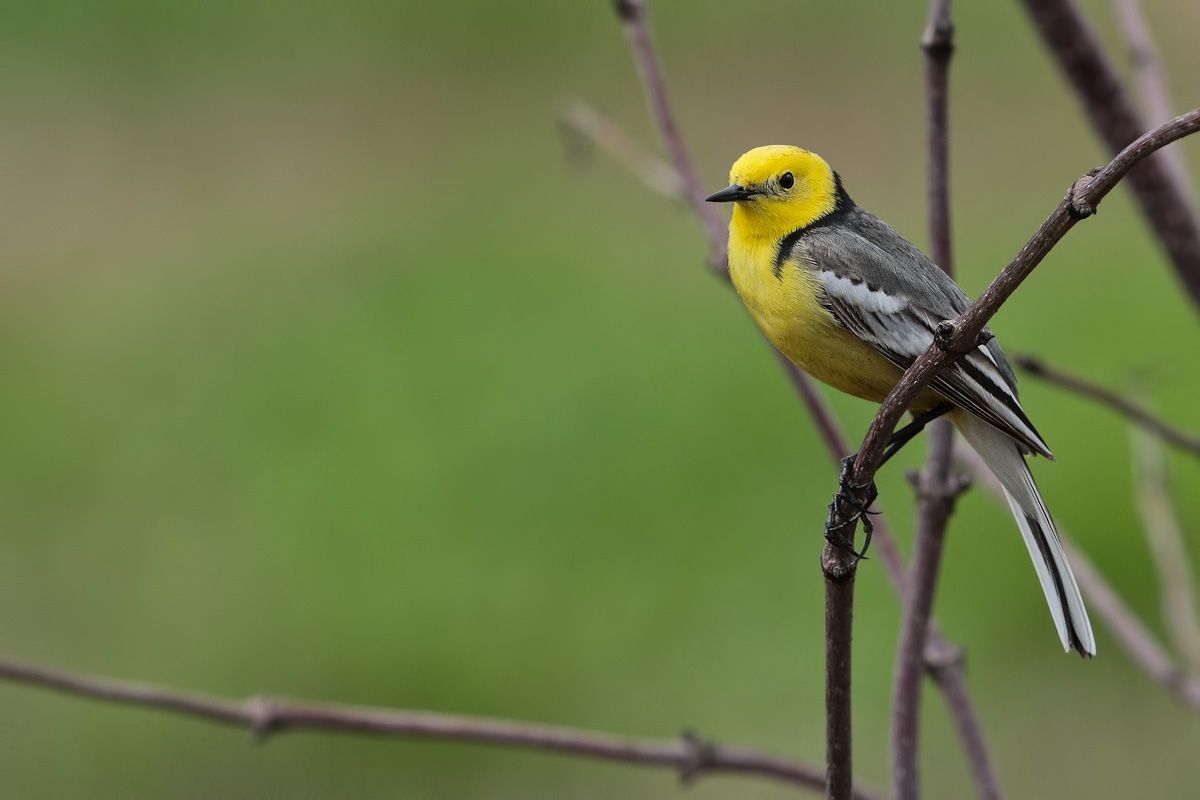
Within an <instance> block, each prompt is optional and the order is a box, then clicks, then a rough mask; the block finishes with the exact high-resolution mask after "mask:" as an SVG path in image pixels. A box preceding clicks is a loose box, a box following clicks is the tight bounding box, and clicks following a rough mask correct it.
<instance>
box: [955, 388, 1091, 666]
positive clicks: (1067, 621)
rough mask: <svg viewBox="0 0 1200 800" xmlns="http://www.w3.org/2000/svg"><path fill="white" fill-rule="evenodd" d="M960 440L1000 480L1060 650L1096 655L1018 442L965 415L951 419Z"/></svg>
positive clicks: (1063, 556)
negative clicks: (1040, 586)
mask: <svg viewBox="0 0 1200 800" xmlns="http://www.w3.org/2000/svg"><path fill="white" fill-rule="evenodd" d="M952 419H953V421H954V424H955V427H957V428H958V430H959V432H960V433H962V435H963V438H964V439H966V440H967V443H968V444H969V445H971V447H972V448H973V449H974V450H975V452H976V453H978V454H979V455H980V457H981V458H983V460H984V462H986V463H987V465H988V468H989V469H990V470H991V471H992V472H993V473H994V474H995V475H996V477H997V478H999V479H1000V483H1001V485H1003V486H1004V494H1005V496H1006V497H1007V498H1008V505H1009V507H1010V508H1011V509H1012V513H1013V517H1014V518H1015V519H1016V521H1017V526H1018V527H1019V528H1020V529H1021V537H1022V538H1023V539H1024V540H1025V547H1026V548H1027V549H1028V550H1029V557H1030V558H1031V559H1033V566H1034V569H1036V570H1037V576H1038V580H1039V581H1040V582H1041V584H1042V592H1043V593H1045V595H1046V603H1047V604H1048V605H1049V606H1050V615H1051V616H1052V617H1054V627H1055V628H1056V629H1057V630H1058V638H1059V639H1060V640H1061V641H1062V645H1063V649H1064V650H1066V651H1068V652H1070V651H1071V649H1075V650H1078V651H1079V652H1080V654H1082V655H1085V656H1094V655H1096V637H1095V636H1094V635H1093V633H1092V624H1091V622H1089V621H1088V615H1087V609H1086V608H1084V605H1083V597H1082V596H1081V595H1080V593H1079V585H1078V584H1077V583H1075V576H1074V575H1073V574H1072V573H1071V565H1070V564H1068V563H1067V556H1066V554H1065V553H1064V552H1063V549H1062V545H1061V544H1060V543H1059V541H1058V531H1057V529H1055V527H1054V521H1053V520H1052V519H1051V518H1050V512H1049V511H1047V510H1046V505H1045V503H1043V502H1042V497H1041V494H1040V493H1039V492H1038V488H1037V484H1035V483H1034V482H1033V474H1032V473H1031V472H1030V471H1029V466H1028V465H1027V464H1026V463H1025V457H1024V456H1023V455H1021V451H1020V450H1019V449H1018V447H1017V445H1016V443H1015V442H1014V441H1013V440H1012V439H1010V438H1009V437H1008V436H1007V435H1006V434H1004V433H1002V432H1001V431H999V430H997V429H995V428H993V427H992V426H991V425H989V424H988V423H986V422H984V421H983V420H981V419H979V418H978V417H975V416H973V415H971V414H969V413H965V412H959V413H956V414H954V415H952Z"/></svg>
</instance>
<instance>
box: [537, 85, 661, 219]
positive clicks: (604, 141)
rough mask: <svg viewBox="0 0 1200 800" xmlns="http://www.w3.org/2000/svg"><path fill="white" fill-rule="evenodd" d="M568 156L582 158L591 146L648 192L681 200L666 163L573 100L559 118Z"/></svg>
mask: <svg viewBox="0 0 1200 800" xmlns="http://www.w3.org/2000/svg"><path fill="white" fill-rule="evenodd" d="M559 122H560V123H561V125H562V131H563V136H564V138H565V139H566V140H567V145H568V154H569V155H576V156H579V157H582V156H584V155H586V154H587V153H588V150H589V149H590V148H592V147H598V148H599V149H601V150H603V151H604V152H605V153H607V154H608V156H609V157H610V158H612V160H613V161H616V162H617V163H618V164H620V165H621V166H622V167H624V168H625V169H626V170H628V172H629V174H630V175H633V177H635V178H637V179H638V180H639V181H641V182H642V183H643V184H645V186H646V188H647V189H649V190H650V191H652V192H654V193H656V194H661V195H663V196H665V197H670V198H672V199H677V198H681V197H683V181H682V180H681V179H680V177H679V173H678V172H677V171H676V170H675V168H674V167H672V166H671V165H670V164H668V163H666V162H665V161H663V160H662V159H660V158H659V157H658V156H656V155H654V154H653V153H651V152H649V151H647V150H646V149H645V148H643V147H642V146H641V145H640V144H638V143H637V142H635V141H634V140H633V137H632V136H630V135H629V134H628V133H626V132H625V129H624V128H622V127H621V126H620V125H617V124H616V123H614V122H613V121H612V120H611V119H609V118H608V117H606V116H604V115H603V114H601V113H600V112H599V111H597V110H596V109H594V108H592V107H591V106H589V105H587V104H586V103H581V102H579V101H578V100H573V101H571V102H570V103H568V104H567V107H566V109H564V110H563V112H562V116H561V117H560V118H559Z"/></svg>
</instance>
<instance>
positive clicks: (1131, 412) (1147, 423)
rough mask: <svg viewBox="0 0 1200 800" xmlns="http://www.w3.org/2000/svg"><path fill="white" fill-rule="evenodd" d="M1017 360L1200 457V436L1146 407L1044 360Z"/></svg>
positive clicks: (1033, 372) (1027, 369)
mask: <svg viewBox="0 0 1200 800" xmlns="http://www.w3.org/2000/svg"><path fill="white" fill-rule="evenodd" d="M1013 360H1014V361H1016V363H1017V366H1019V367H1020V368H1021V369H1023V370H1024V371H1025V372H1026V373H1028V374H1029V375H1032V376H1033V377H1035V378H1040V379H1041V380H1044V381H1045V382H1046V383H1049V384H1051V385H1053V386H1057V387H1059V388H1060V389H1066V390H1067V391H1068V392H1072V393H1074V394H1077V395H1079V396H1081V397H1086V398H1088V399H1089V400H1094V401H1096V402H1097V403H1099V404H1100V405H1102V406H1104V407H1105V408H1108V409H1111V410H1112V411H1115V412H1117V413H1118V414H1120V415H1121V416H1123V417H1125V418H1126V419H1127V420H1129V421H1130V422H1131V423H1133V424H1134V425H1137V426H1138V427H1140V428H1142V429H1143V430H1146V431H1149V432H1150V433H1153V434H1154V435H1155V436H1157V437H1159V438H1160V439H1162V440H1163V441H1164V442H1166V443H1168V444H1170V445H1172V446H1173V447H1178V448H1179V449H1180V450H1184V451H1187V452H1188V453H1191V454H1192V455H1194V456H1200V436H1197V435H1196V434H1194V433H1189V432H1188V431H1184V430H1181V429H1179V428H1177V427H1175V426H1174V425H1171V424H1170V423H1168V422H1165V421H1164V420H1162V419H1161V418H1160V417H1158V416H1157V415H1155V414H1154V413H1152V412H1151V411H1150V410H1149V409H1147V408H1146V407H1145V406H1143V405H1142V404H1140V403H1138V402H1136V401H1134V400H1132V399H1130V398H1128V397H1125V396H1124V395H1121V394H1119V393H1117V392H1114V391H1113V390H1111V389H1106V388H1105V387H1103V386H1100V385H1099V384H1097V383H1093V382H1092V381H1089V380H1087V379H1085V378H1081V377H1079V376H1078V375H1072V374H1071V373H1069V372H1064V371H1063V370H1061V369H1059V368H1057V367H1052V366H1050V365H1049V364H1047V363H1046V362H1045V361H1043V360H1042V359H1040V358H1035V357H1033V356H1026V355H1021V356H1017V357H1016V358H1015V359H1013Z"/></svg>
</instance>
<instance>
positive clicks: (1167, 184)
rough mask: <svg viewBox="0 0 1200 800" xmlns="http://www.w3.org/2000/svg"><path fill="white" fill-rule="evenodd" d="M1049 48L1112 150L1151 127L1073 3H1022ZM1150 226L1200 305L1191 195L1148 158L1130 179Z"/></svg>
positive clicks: (1198, 230)
mask: <svg viewBox="0 0 1200 800" xmlns="http://www.w3.org/2000/svg"><path fill="white" fill-rule="evenodd" d="M1022 3H1023V4H1024V6H1025V10H1026V11H1027V12H1028V14H1029V16H1030V18H1031V19H1032V20H1033V22H1034V25H1035V26H1036V27H1037V29H1038V31H1039V33H1040V34H1041V36H1042V39H1043V41H1044V42H1045V44H1046V46H1047V47H1048V48H1049V49H1050V52H1051V54H1052V55H1053V56H1054V58H1055V59H1056V60H1057V61H1058V65H1059V67H1060V68H1061V69H1062V71H1063V72H1064V73H1065V74H1066V76H1067V78H1068V79H1069V80H1070V82H1071V84H1072V86H1073V87H1074V89H1075V92H1076V94H1077V95H1078V96H1079V99H1080V101H1081V102H1082V103H1083V107H1084V110H1085V111H1086V112H1087V115H1088V118H1089V119H1090V120H1091V123H1092V127H1093V128H1094V129H1095V130H1096V132H1097V133H1098V134H1099V135H1100V138H1101V139H1103V140H1104V143H1105V144H1106V145H1107V146H1108V148H1109V151H1110V152H1112V153H1114V154H1115V153H1117V152H1118V151H1120V150H1121V149H1122V148H1124V147H1126V146H1127V145H1129V144H1130V143H1131V142H1133V141H1134V140H1135V139H1137V138H1138V136H1139V135H1140V134H1141V133H1142V131H1144V130H1146V129H1147V128H1148V127H1149V125H1147V124H1146V121H1145V120H1144V119H1142V117H1141V115H1140V114H1139V113H1138V112H1137V109H1136V108H1135V107H1134V104H1133V101H1132V99H1131V98H1130V96H1129V93H1128V92H1127V91H1126V90H1125V87H1124V86H1123V85H1122V83H1121V80H1120V78H1118V77H1117V73H1116V70H1115V69H1113V66H1112V64H1111V63H1110V62H1109V60H1108V58H1106V57H1105V55H1104V51H1103V49H1102V47H1101V45H1100V40H1099V38H1098V37H1097V36H1096V32H1095V31H1094V30H1093V29H1092V26H1091V25H1089V24H1088V22H1087V20H1086V19H1084V17H1083V15H1082V13H1080V10H1079V8H1078V6H1077V5H1076V4H1075V2H1074V0H1022ZM1129 183H1130V188H1132V190H1133V194H1134V197H1135V199H1136V200H1137V202H1138V205H1139V206H1141V209H1142V214H1143V215H1144V217H1145V218H1146V222H1147V223H1148V224H1149V225H1150V227H1151V228H1152V229H1153V230H1154V232H1155V234H1156V235H1157V237H1158V240H1159V241H1160V242H1161V243H1162V246H1163V248H1164V249H1165V250H1166V251H1167V254H1168V255H1169V256H1170V258H1171V261H1172V263H1173V264H1174V266H1175V273H1176V275H1178V277H1179V280H1180V281H1181V282H1182V283H1183V285H1184V287H1185V288H1186V289H1187V291H1188V294H1189V295H1190V296H1191V298H1192V302H1193V303H1197V304H1200V223H1198V222H1197V219H1196V215H1195V214H1193V213H1192V210H1191V208H1190V206H1189V204H1188V201H1187V190H1186V189H1184V188H1183V187H1182V186H1181V185H1180V183H1179V181H1178V180H1177V178H1176V176H1175V175H1174V174H1172V171H1171V169H1170V167H1169V162H1166V161H1164V160H1163V159H1161V158H1151V159H1147V160H1146V161H1145V162H1144V163H1143V164H1141V166H1139V167H1138V169H1137V170H1135V171H1134V172H1133V173H1131V174H1130V176H1129Z"/></svg>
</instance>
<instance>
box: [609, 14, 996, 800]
mask: <svg viewBox="0 0 1200 800" xmlns="http://www.w3.org/2000/svg"><path fill="white" fill-rule="evenodd" d="M616 7H617V11H618V14H619V15H620V16H621V18H622V19H623V20H625V24H626V32H627V34H628V38H629V41H630V43H631V45H632V46H633V51H634V57H635V60H637V61H638V63H639V65H642V64H650V65H652V67H653V68H652V69H646V68H642V70H641V72H642V75H643V78H644V83H645V85H646V89H647V92H648V94H649V95H650V98H651V102H650V108H651V113H652V114H654V115H656V123H657V124H658V127H659V130H660V131H662V132H664V134H663V135H664V138H665V139H666V140H667V141H668V142H670V143H674V145H675V146H674V147H672V148H669V149H670V150H671V153H672V156H673V158H674V159H675V168H676V170H677V172H678V173H679V174H681V175H684V176H686V175H689V174H690V175H693V176H694V175H695V170H694V168H693V167H692V166H691V164H692V162H691V158H690V156H689V155H688V153H687V149H686V146H685V145H684V144H683V139H682V136H680V135H679V131H678V127H677V126H676V125H675V124H674V114H673V112H672V110H671V106H670V102H669V99H668V96H667V91H666V84H665V81H664V79H663V76H662V73H661V71H660V70H659V69H658V68H657V64H658V59H657V56H656V55H655V51H654V47H653V41H652V40H651V39H650V37H649V34H648V32H647V31H646V29H645V5H644V3H642V2H639V3H636V4H635V5H634V6H633V7H630V6H629V4H626V3H622V2H620V0H618V2H617V6H616ZM631 25H632V26H640V27H641V30H640V31H635V32H633V33H630V26H631ZM647 76H650V77H649V78H647ZM659 114H661V115H662V117H661V118H660V117H659V116H658V115H659ZM668 132H669V133H670V135H667V134H668ZM696 185H697V186H699V183H698V181H697V183H696ZM702 192H703V190H702V189H700V190H699V192H698V193H696V194H694V195H690V196H692V197H700V194H701V193H702ZM691 205H692V207H693V208H694V209H695V210H696V212H697V213H698V214H699V215H700V216H701V218H702V219H703V220H704V221H705V229H706V230H707V231H708V233H709V246H710V252H711V253H712V254H713V258H712V259H710V261H711V263H712V265H713V266H714V269H715V270H716V271H717V272H719V273H721V274H723V275H725V276H726V277H727V278H728V265H727V263H726V261H725V247H726V244H725V243H726V239H727V232H726V229H725V227H724V225H723V223H722V224H721V225H719V226H717V228H716V229H714V227H713V226H712V225H710V224H709V223H708V220H709V219H710V217H711V216H712V210H711V207H710V206H708V205H707V204H705V203H703V202H701V203H698V204H697V203H696V202H692V203H691ZM718 221H720V220H719V219H718ZM716 259H719V261H717V260H716ZM776 353H777V355H778V357H779V360H780V363H781V364H782V366H783V367H784V370H785V371H786V372H787V374H788V376H789V378H790V380H791V381H792V384H793V386H794V387H795V389H796V391H797V393H798V394H799V395H800V397H801V399H802V400H803V401H804V403H805V404H806V405H807V407H808V410H809V413H810V415H811V417H812V419H813V422H814V423H815V424H816V426H817V429H818V431H819V432H820V433H821V436H822V439H823V440H824V442H825V445H826V448H827V449H828V451H829V453H830V455H831V456H832V457H833V459H834V460H835V461H840V460H841V459H842V458H844V457H845V456H847V455H849V453H850V450H849V446H848V444H847V442H846V438H845V436H844V434H843V433H842V431H841V427H840V425H839V424H838V422H837V419H836V418H835V417H834V415H833V412H832V411H831V410H830V408H829V407H828V404H827V403H826V402H825V400H824V398H823V397H822V395H821V394H820V392H818V391H817V390H816V388H815V387H814V386H813V382H812V380H811V379H810V378H809V377H808V376H807V375H805V374H804V373H802V372H801V371H800V370H799V369H797V368H796V366H795V365H794V364H792V363H791V362H790V361H789V360H788V359H787V358H785V357H784V356H783V355H782V354H780V353H778V352H777V351H776ZM875 522H876V525H875V541H876V542H877V544H876V547H877V548H878V550H879V551H880V552H882V553H883V562H884V565H885V567H886V569H887V572H888V575H889V577H890V578H891V581H892V585H893V587H894V588H895V589H896V591H897V593H898V594H900V595H901V597H902V598H903V595H904V592H905V590H906V588H905V587H906V583H907V581H906V572H905V566H904V559H903V557H902V556H901V555H900V550H899V547H898V546H897V545H896V542H895V537H894V536H893V535H892V534H891V531H890V529H889V528H888V526H887V524H886V520H885V519H884V518H883V517H882V516H880V517H877V518H876V521H875ZM928 639H929V650H930V651H931V652H936V653H938V654H945V653H948V652H952V653H959V652H960V651H959V650H958V648H956V647H954V646H952V645H949V644H948V643H947V642H946V641H945V639H944V638H943V637H942V635H941V633H940V631H939V630H938V628H937V626H936V623H930V627H929V634H928ZM926 671H927V672H928V673H929V674H930V676H931V677H932V678H933V679H934V681H935V682H936V683H937V685H938V687H939V688H940V689H941V690H942V691H943V694H944V696H945V697H946V701H947V705H948V707H949V709H950V712H951V716H952V717H953V719H954V723H955V726H956V728H957V729H958V731H959V736H960V739H961V740H962V742H963V746H964V749H965V750H966V753H967V757H968V761H969V763H970V765H971V768H972V772H973V774H974V775H975V778H976V783H977V784H978V785H979V786H983V787H986V786H995V785H996V778H995V772H994V770H993V768H992V765H991V761H990V759H989V757H988V755H987V749H986V747H985V745H984V739H983V731H982V728H981V727H980V725H979V720H978V717H977V715H976V714H975V709H974V706H973V705H972V702H971V698H970V694H969V693H968V691H967V688H966V680H965V678H964V677H963V674H962V667H961V658H955V659H952V660H948V659H945V658H944V657H940V656H939V658H937V659H934V660H928V661H927V663H926ZM836 727H838V726H830V725H828V724H827V730H829V729H834V728H836ZM837 735H838V736H843V735H845V736H848V735H849V730H848V729H847V730H844V732H843V731H841V730H839V733H838V734H837ZM981 796H984V797H990V796H991V795H988V794H987V792H986V791H983V792H981Z"/></svg>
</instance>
